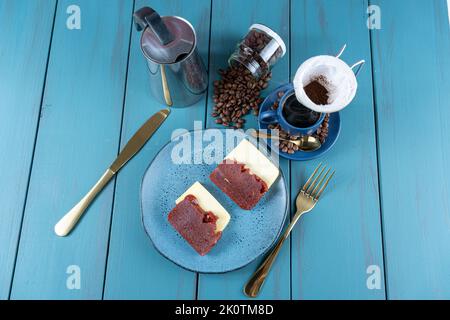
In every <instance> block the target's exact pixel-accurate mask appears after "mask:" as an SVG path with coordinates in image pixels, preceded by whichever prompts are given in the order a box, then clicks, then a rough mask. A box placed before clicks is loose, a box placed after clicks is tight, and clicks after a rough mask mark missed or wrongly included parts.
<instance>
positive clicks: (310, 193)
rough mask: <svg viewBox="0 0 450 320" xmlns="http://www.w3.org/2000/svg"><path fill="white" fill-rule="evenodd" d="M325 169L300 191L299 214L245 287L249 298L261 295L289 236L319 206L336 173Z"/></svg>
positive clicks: (314, 175)
mask: <svg viewBox="0 0 450 320" xmlns="http://www.w3.org/2000/svg"><path fill="white" fill-rule="evenodd" d="M325 169H326V166H322V164H319V166H318V167H317V168H316V169H315V170H314V172H313V173H312V175H311V176H310V177H309V179H308V181H306V183H305V185H304V186H303V188H302V189H301V190H300V192H299V194H298V196H297V199H296V200H295V205H296V206H297V212H296V213H295V215H294V218H293V219H292V221H291V223H290V224H289V226H288V227H287V229H286V231H285V232H284V234H283V235H282V236H281V238H280V239H279V240H278V242H277V244H276V245H275V247H274V249H273V250H272V252H271V253H270V254H269V255H268V256H267V257H266V259H265V260H264V262H263V263H262V264H261V265H260V266H259V268H258V270H256V271H255V273H254V274H253V275H252V277H251V278H250V279H249V281H248V282H247V284H246V285H245V287H244V293H245V294H246V295H247V296H249V297H251V298H255V297H256V296H257V295H258V294H259V291H260V290H261V287H262V285H263V284H264V281H265V280H266V278H267V275H268V274H269V271H270V268H271V267H272V265H273V262H274V261H275V259H276V257H277V256H278V253H279V252H280V249H281V247H282V246H283V243H284V241H285V240H286V239H287V238H288V236H289V234H290V233H291V231H292V229H293V228H294V226H295V224H296V223H297V221H298V220H299V219H300V217H301V216H302V215H303V214H304V213H306V212H309V211H311V210H312V209H313V208H314V207H315V205H316V204H317V201H319V198H320V196H321V195H322V193H323V191H324V190H325V188H326V187H327V185H328V183H329V182H330V180H331V178H332V177H333V176H334V173H335V171H333V172H332V173H331V174H330V171H331V168H329V169H328V170H327V171H326V172H325ZM324 173H325V174H324Z"/></svg>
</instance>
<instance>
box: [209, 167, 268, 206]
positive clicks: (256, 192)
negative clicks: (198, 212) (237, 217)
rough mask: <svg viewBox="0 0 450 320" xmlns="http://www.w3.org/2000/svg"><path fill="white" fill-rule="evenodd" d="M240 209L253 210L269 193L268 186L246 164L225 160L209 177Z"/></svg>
mask: <svg viewBox="0 0 450 320" xmlns="http://www.w3.org/2000/svg"><path fill="white" fill-rule="evenodd" d="M209 178H210V179H211V181H212V182H214V184H215V185H216V186H217V187H218V188H219V189H220V190H222V191H223V192H224V193H225V194H226V195H227V196H229V197H230V198H231V200H233V201H234V202H235V203H236V204H237V205H238V206H239V207H241V208H242V209H245V210H251V209H252V208H253V207H254V206H255V205H256V204H257V203H258V202H259V200H260V199H261V198H262V196H263V195H264V193H266V192H267V190H268V188H267V184H266V183H265V182H264V181H263V180H262V179H261V178H260V177H258V176H257V175H255V174H252V173H251V172H250V170H249V169H248V168H246V167H245V165H244V164H242V163H239V162H237V161H230V160H224V161H223V162H222V163H220V164H219V165H218V166H217V168H216V169H214V171H213V172H212V173H211V175H210V176H209Z"/></svg>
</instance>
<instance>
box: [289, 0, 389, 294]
mask: <svg viewBox="0 0 450 320" xmlns="http://www.w3.org/2000/svg"><path fill="white" fill-rule="evenodd" d="M366 10H367V1H361V0H349V1H332V0H327V1H313V0H301V1H292V15H291V30H292V33H291V46H292V48H291V54H292V65H291V72H292V73H291V74H292V75H294V73H295V71H296V69H297V68H298V66H299V65H300V64H301V63H302V61H304V60H306V59H307V58H309V57H311V56H313V55H319V54H335V53H337V51H339V49H340V48H341V47H342V45H343V44H344V43H347V45H348V47H347V51H346V52H345V54H344V55H343V59H344V60H345V61H347V62H348V63H353V62H355V61H357V60H359V59H366V60H367V61H368V63H367V64H366V66H365V69H364V70H363V72H362V73H361V75H360V76H359V78H358V84H359V88H358V93H357V96H356V98H355V100H354V101H353V103H352V104H351V105H350V106H349V107H348V108H347V109H345V110H344V111H343V112H341V120H342V131H341V136H340V138H339V140H338V142H337V144H336V145H335V146H334V148H333V150H331V151H330V152H329V153H328V154H326V156H324V158H323V159H321V160H320V161H324V162H326V163H327V164H328V165H330V166H332V167H333V168H334V169H335V170H336V176H335V178H334V179H333V182H332V183H331V185H330V186H329V187H328V189H327V191H326V193H325V194H324V196H323V197H322V199H321V201H320V202H319V204H318V205H317V206H316V207H315V209H314V210H313V211H312V212H310V213H308V214H306V215H305V216H303V217H302V218H301V220H300V222H299V225H298V226H297V227H296V228H295V229H294V232H293V239H292V297H293V299H328V298H330V299H383V298H385V290H384V280H383V253H382V239H381V223H380V210H379V195H378V174H377V158H376V140H375V127H374V108H373V101H372V81H371V64H370V41H369V31H368V29H367V27H366ZM318 162H319V161H311V162H307V163H294V162H293V163H292V168H291V169H292V199H295V196H296V195H297V192H298V190H299V189H300V187H301V186H302V184H303V183H304V182H305V181H306V179H307V177H308V175H309V174H310V173H311V172H312V170H313V168H314V167H315V166H316V165H317V164H318ZM371 265H374V266H377V267H379V270H380V271H381V275H380V276H381V278H380V280H381V281H380V283H381V288H380V289H379V290H378V289H372V290H369V289H368V287H367V286H366V281H367V278H368V276H369V275H368V274H367V273H366V271H367V268H368V267H369V266H371ZM375 268H376V267H375Z"/></svg>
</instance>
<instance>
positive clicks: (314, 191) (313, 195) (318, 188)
mask: <svg viewBox="0 0 450 320" xmlns="http://www.w3.org/2000/svg"><path fill="white" fill-rule="evenodd" d="M330 171H331V168H329V169H328V170H327V172H325V174H324V176H323V177H322V179H320V181H319V182H318V183H317V184H316V187H315V188H314V190H313V191H311V197H313V198H315V197H316V196H317V191H318V190H320V188H321V187H322V184H323V182H324V181H325V179H326V178H327V177H328V174H329V173H330Z"/></svg>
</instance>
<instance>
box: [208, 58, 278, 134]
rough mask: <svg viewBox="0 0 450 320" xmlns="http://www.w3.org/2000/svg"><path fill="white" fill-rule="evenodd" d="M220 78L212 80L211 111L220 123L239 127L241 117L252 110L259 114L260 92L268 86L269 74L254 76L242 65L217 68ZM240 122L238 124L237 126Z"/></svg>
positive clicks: (261, 100) (242, 122)
mask: <svg viewBox="0 0 450 320" xmlns="http://www.w3.org/2000/svg"><path fill="white" fill-rule="evenodd" d="M219 74H220V75H221V79H220V80H216V81H214V95H213V97H214V102H215V106H214V107H213V113H212V115H213V114H214V115H215V116H217V117H220V119H221V121H222V125H224V126H231V127H237V128H241V127H243V125H244V123H245V121H240V120H242V119H241V118H242V117H243V116H245V115H246V114H248V113H249V111H250V110H253V113H254V114H255V115H258V114H259V105H260V104H261V103H262V102H263V99H262V98H261V97H260V93H261V91H262V90H264V88H267V87H268V78H270V77H271V75H270V74H267V75H266V76H263V77H261V78H260V79H256V78H254V77H253V76H252V75H251V74H250V72H249V71H248V70H247V69H246V68H245V67H243V66H237V67H229V68H227V69H226V70H219ZM237 124H240V126H237Z"/></svg>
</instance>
